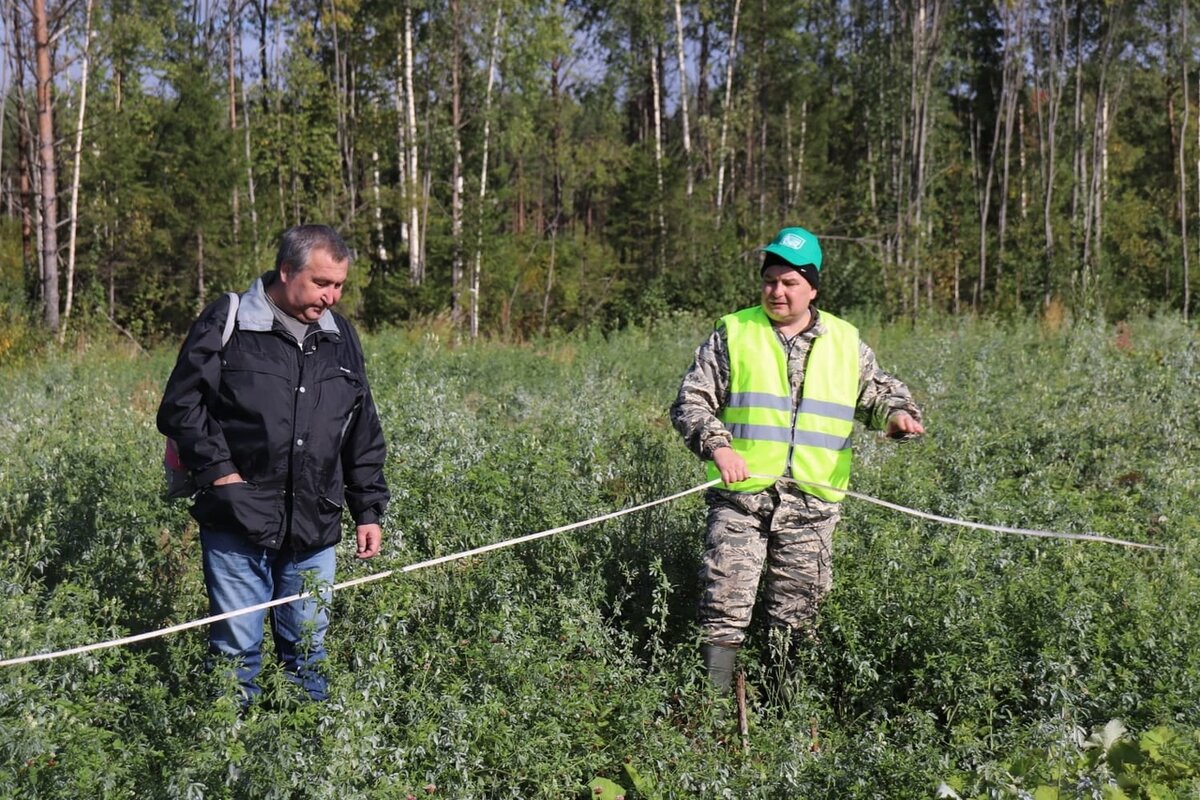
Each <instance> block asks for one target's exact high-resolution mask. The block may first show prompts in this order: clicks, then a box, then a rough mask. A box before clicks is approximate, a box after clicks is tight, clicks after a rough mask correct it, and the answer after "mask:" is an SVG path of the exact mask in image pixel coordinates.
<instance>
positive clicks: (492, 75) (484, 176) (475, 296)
mask: <svg viewBox="0 0 1200 800" xmlns="http://www.w3.org/2000/svg"><path fill="white" fill-rule="evenodd" d="M503 18H504V10H503V8H502V7H497V9H496V24H495V25H494V26H493V27H492V52H491V55H490V56H489V57H488V65H487V89H486V90H485V91H484V96H483V157H482V159H481V162H482V163H481V166H480V168H479V229H478V230H477V231H476V232H475V265H474V267H473V268H472V270H471V338H472V339H474V338H476V337H478V336H479V279H480V276H481V274H482V273H483V227H484V224H485V221H484V200H485V199H486V197H487V181H488V148H489V146H490V144H491V132H492V86H493V85H494V84H495V82H496V63H497V61H498V60H499V58H500V26H501V21H502V20H503Z"/></svg>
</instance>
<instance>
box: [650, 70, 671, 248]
mask: <svg viewBox="0 0 1200 800" xmlns="http://www.w3.org/2000/svg"><path fill="white" fill-rule="evenodd" d="M657 50H658V48H655V49H654V50H653V51H651V53H650V85H651V88H652V90H653V94H654V176H655V179H656V181H657V183H658V268H659V269H660V270H661V269H663V268H664V267H665V266H666V245H667V217H666V210H665V208H664V207H663V195H664V189H663V137H662V91H661V88H660V85H659V80H658V52H657Z"/></svg>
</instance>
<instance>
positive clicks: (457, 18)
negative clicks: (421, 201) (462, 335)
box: [450, 0, 463, 330]
mask: <svg viewBox="0 0 1200 800" xmlns="http://www.w3.org/2000/svg"><path fill="white" fill-rule="evenodd" d="M450 25H451V27H452V30H451V32H450V41H451V44H450V134H451V138H452V144H453V150H454V161H453V164H452V165H451V172H450V239H451V242H452V244H451V247H452V249H453V253H452V254H451V262H450V294H451V305H450V319H451V321H452V322H453V323H454V327H455V329H456V330H457V329H458V327H459V325H461V323H462V318H463V302H462V292H463V255H462V251H463V247H462V212H463V207H462V204H463V199H462V195H463V154H462V131H461V127H462V95H461V92H462V86H461V73H460V67H459V60H460V53H459V48H460V41H461V38H462V19H461V15H460V7H459V0H450Z"/></svg>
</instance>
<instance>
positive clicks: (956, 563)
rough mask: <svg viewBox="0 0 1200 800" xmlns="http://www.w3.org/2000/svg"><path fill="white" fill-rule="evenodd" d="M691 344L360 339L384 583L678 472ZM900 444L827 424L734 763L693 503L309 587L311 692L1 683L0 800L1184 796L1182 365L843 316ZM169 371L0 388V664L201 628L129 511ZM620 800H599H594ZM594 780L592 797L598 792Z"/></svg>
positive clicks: (140, 667)
mask: <svg viewBox="0 0 1200 800" xmlns="http://www.w3.org/2000/svg"><path fill="white" fill-rule="evenodd" d="M704 327H705V325H704V324H703V323H702V322H700V321H698V320H695V319H691V318H688V317H678V316H677V317H670V318H666V319H663V320H661V321H660V323H659V324H657V325H655V326H654V328H653V329H629V330H626V331H624V332H621V333H617V334H612V335H608V336H601V335H598V334H582V333H581V334H579V335H577V336H574V337H570V338H564V339H559V340H555V341H546V342H540V343H536V344H532V345H528V346H521V347H516V346H501V345H495V344H482V343H481V344H479V345H478V346H472V347H469V348H463V349H457V348H455V347H453V346H450V344H449V343H448V342H447V339H446V337H444V336H440V335H437V334H435V333H432V332H431V333H425V334H405V333H402V332H390V333H386V334H379V335H375V336H370V337H367V339H366V341H365V346H366V349H367V355H368V359H369V362H370V367H369V368H370V370H371V372H372V381H373V385H374V387H375V391H376V395H377V400H378V402H379V405H380V410H381V413H382V416H383V420H384V423H385V428H386V432H387V435H388V439H389V443H390V456H389V461H388V477H389V480H390V482H391V484H392V486H393V489H394V496H395V499H394V503H393V507H392V509H391V511H390V512H389V516H388V520H387V526H386V527H387V529H388V531H389V532H390V536H389V538H388V541H387V548H386V550H385V554H384V556H383V557H381V558H380V559H376V560H375V561H373V562H370V563H368V564H360V563H358V562H355V561H354V559H353V558H351V557H350V553H349V552H348V550H345V551H343V552H342V553H341V559H342V560H341V562H340V574H339V578H349V577H353V576H359V575H366V574H371V573H374V572H376V571H379V570H382V569H387V568H390V569H398V568H400V567H402V566H404V565H407V564H411V563H415V562H418V561H421V560H423V559H425V558H428V557H430V556H435V555H443V554H449V553H453V552H457V551H460V550H463V549H466V548H470V547H474V546H479V545H482V544H486V543H491V542H497V541H501V540H504V539H508V538H511V537H515V536H519V535H522V534H525V533H530V532H533V531H539V530H543V529H547V528H550V527H553V526H558V525H562V524H565V523H569V522H574V521H577V520H581V519H585V518H589V517H592V516H596V515H599V514H602V513H605V512H608V511H611V510H614V509H617V508H621V507H625V506H629V505H633V504H637V503H640V502H644V501H648V500H652V499H656V498H659V497H662V496H664V495H667V494H670V493H672V492H675V491H678V490H681V489H685V488H688V487H691V486H694V485H696V484H697V483H699V482H700V481H701V480H702V472H701V470H700V468H699V465H698V464H697V463H696V462H695V460H694V459H693V458H692V456H691V455H690V454H688V453H687V452H686V451H685V449H684V448H683V446H682V444H681V443H680V442H679V441H677V437H676V436H675V434H674V433H673V432H672V431H671V430H670V428H669V426H668V425H667V423H666V421H665V411H666V407H667V405H668V404H669V402H670V400H671V399H672V398H673V395H674V391H675V389H676V385H677V380H678V377H679V375H681V374H682V371H683V370H684V368H685V367H686V366H687V363H688V361H689V358H690V354H691V351H692V348H693V347H694V346H695V345H696V344H697V343H698V341H699V339H700V338H701V337H702V335H703V332H704ZM864 332H865V335H866V337H867V339H868V340H869V341H870V342H872V343H873V344H874V345H875V346H876V349H877V350H878V352H879V354H880V357H881V360H882V361H883V363H884V364H885V365H886V366H888V367H889V368H891V369H893V370H894V371H895V372H896V373H897V374H898V375H900V376H902V377H904V378H905V379H906V380H907V381H908V382H909V384H910V385H911V386H912V387H913V389H914V391H915V393H916V395H917V397H918V400H919V401H920V402H921V403H922V405H923V407H924V408H925V410H926V414H927V424H928V427H929V431H930V432H929V434H928V435H927V436H926V437H925V438H924V440H923V441H920V442H918V443H914V444H909V445H903V446H899V447H897V446H894V445H893V444H891V443H887V442H881V441H879V440H878V439H876V438H875V437H874V435H872V434H866V433H863V434H861V435H860V436H859V438H858V445H857V450H858V458H857V469H856V473H855V479H854V483H853V488H855V489H856V490H858V491H860V492H865V493H867V494H870V495H873V496H877V497H881V498H884V499H887V500H891V501H895V502H898V503H902V504H905V505H909V506H913V507H916V508H919V509H924V510H929V511H934V512H937V513H942V514H947V515H952V516H955V517H959V518H964V519H968V520H975V521H981V522H992V523H1000V524H1009V525H1018V526H1024V527H1036V528H1045V529H1050V530H1059V531H1072V532H1081V531H1092V532H1096V533H1101V534H1106V535H1109V536H1114V537H1119V538H1125V539H1131V540H1136V541H1139V542H1148V543H1153V544H1157V545H1162V546H1164V547H1165V548H1166V549H1165V550H1163V551H1140V550H1128V549H1122V548H1118V547H1114V546H1108V545H1101V544H1096V543H1080V542H1066V541H1057V540H1044V539H1030V538H1022V537H1016V536H1004V535H996V534H989V533H982V532H978V531H969V530H964V529H960V528H954V527H947V526H943V525H939V524H934V523H930V522H924V521H920V520H916V519H913V518H910V517H907V516H903V515H900V514H898V513H896V512H893V511H890V510H887V509H883V508H880V507H877V506H873V505H869V504H866V503H864V502H861V501H854V500H849V501H847V503H846V505H845V508H844V511H845V518H844V521H843V523H842V524H841V526H840V527H839V529H838V533H837V534H836V537H835V548H836V551H835V569H836V573H835V574H836V585H835V589H834V591H833V593H832V595H831V596H830V598H829V600H828V602H827V603H826V604H825V606H824V608H823V611H822V614H821V617H820V628H819V631H820V639H819V641H818V642H816V643H813V644H812V645H811V646H810V647H809V648H807V649H806V650H805V651H803V652H802V653H801V654H800V655H799V661H798V669H797V674H796V677H795V678H794V679H793V680H792V681H791V682H790V683H787V684H786V685H785V688H786V690H787V691H782V692H781V691H779V689H778V676H777V675H774V674H771V673H769V672H768V671H767V670H765V669H764V667H763V666H761V664H762V663H763V662H764V659H763V657H762V656H763V654H764V653H765V649H766V645H767V642H766V641H765V639H764V637H765V632H764V630H762V629H761V628H757V627H756V628H755V629H754V631H753V632H752V636H751V639H750V643H749V646H748V647H747V648H746V649H745V650H744V651H743V653H742V664H743V666H744V668H745V670H746V673H747V678H748V683H749V685H750V695H751V699H750V717H749V723H750V729H749V746H748V749H743V747H742V744H741V741H740V738H739V737H738V735H737V733H736V728H735V725H734V721H733V717H732V714H731V708H730V706H729V704H728V703H725V702H722V701H721V700H720V699H717V698H714V697H713V696H711V694H709V692H708V690H707V688H706V681H705V679H704V677H703V675H702V671H701V667H700V664H699V658H698V654H697V649H696V646H695V644H696V643H695V637H696V628H695V625H694V622H693V614H694V607H695V602H696V599H697V586H696V579H695V573H696V567H697V559H698V555H699V548H700V546H701V527H702V518H703V510H702V503H701V501H700V500H699V499H698V497H697V496H695V495H692V496H690V497H688V498H685V499H683V500H680V501H677V502H675V503H672V504H669V505H664V506H657V507H655V508H653V509H651V510H647V511H642V512H638V513H636V514H632V515H629V516H625V517H621V518H620V519H618V520H613V521H610V522H606V523H603V524H601V525H599V526H596V527H590V528H585V529H582V530H577V531H573V532H570V533H565V534H561V535H558V536H555V537H551V538H547V539H543V540H541V541H538V542H534V543H530V544H526V545H521V546H519V547H515V548H511V549H506V550H501V551H498V552H494V553H491V554H488V555H485V556H479V557H475V558H472V559H469V560H466V561H459V562H455V563H453V564H449V565H444V566H438V567H432V568H429V569H424V570H419V571H415V572H411V573H408V574H404V575H396V576H394V577H392V578H390V579H387V580H384V581H379V582H374V583H370V584H367V585H365V586H361V587H359V588H356V589H351V590H347V591H345V592H340V593H338V594H337V595H335V598H334V601H333V606H334V627H333V629H332V631H331V636H330V641H329V644H330V647H331V658H332V661H331V663H330V670H331V674H332V678H333V692H332V699H331V700H330V701H329V702H328V703H326V704H319V705H318V704H309V703H304V702H300V701H299V700H297V698H296V697H295V696H294V695H292V694H290V693H289V692H288V691H287V687H286V684H283V683H282V682H280V681H279V680H278V678H279V676H278V674H277V673H275V672H268V676H267V677H268V681H270V682H272V683H273V684H274V685H273V686H272V687H271V688H270V689H269V691H268V692H267V696H268V700H267V702H266V703H264V704H263V705H261V706H256V707H254V708H253V709H252V710H251V711H250V712H248V713H247V714H245V715H239V713H238V711H237V709H236V706H235V704H234V703H233V702H232V701H231V699H230V696H229V694H228V692H229V688H230V687H228V686H224V685H221V684H220V682H219V681H218V680H216V679H215V678H212V677H210V676H208V675H207V674H206V673H205V672H204V671H203V669H202V659H203V651H204V635H203V632H202V631H197V630H193V631H189V632H185V633H181V634H176V635H172V636H169V637H166V638H161V639H157V640H154V641H153V642H151V643H147V644H143V645H140V646H134V647H127V648H120V649H110V650H104V651H99V652H96V653H93V654H89V655H86V656H77V657H68V658H63V659H59V660H54V661H49V662H42V663H38V664H33V665H27V666H16V667H5V668H0V797H12V798H18V797H39V798H70V799H71V800H74V798H79V797H113V798H116V797H187V798H199V797H256V798H259V797H277V798H335V797H337V798H341V797H356V796H370V797H381V798H406V797H408V796H433V797H452V798H467V797H477V798H478V797H514V798H516V797H521V798H560V797H570V796H580V797H582V796H586V795H588V794H589V793H590V792H591V790H590V789H589V788H588V787H589V786H593V787H594V788H595V789H598V790H599V794H597V795H595V796H607V797H613V796H616V794H617V793H619V791H624V792H627V793H628V794H627V796H630V797H642V798H653V797H657V798H669V797H739V798H742V797H862V798H866V797H887V798H892V797H932V796H935V795H940V796H944V797H954V796H959V797H972V798H974V797H981V798H982V797H1023V798H1028V797H1036V798H1040V799H1042V800H1046V799H1048V798H1054V797H1061V798H1069V797H1089V798H1090V797H1105V798H1119V797H1130V798H1151V797H1155V798H1167V797H1194V796H1196V793H1197V792H1200V728H1198V726H1197V720H1200V613H1198V612H1200V607H1198V606H1197V597H1200V546H1198V544H1197V537H1196V532H1197V530H1198V528H1200V511H1198V510H1197V506H1196V503H1195V499H1196V495H1197V477H1196V475H1197V472H1196V468H1195V467H1196V463H1195V457H1194V443H1195V441H1196V440H1197V438H1198V437H1200V418H1198V417H1197V415H1196V414H1195V397H1196V395H1197V392H1198V391H1200V378H1198V376H1200V370H1198V369H1197V367H1198V364H1197V359H1198V357H1200V343H1198V342H1197V338H1196V335H1195V332H1194V330H1192V329H1191V328H1189V327H1187V326H1184V325H1182V324H1181V323H1180V322H1179V321H1178V320H1176V319H1171V318H1157V319H1149V318H1138V319H1135V320H1133V321H1131V322H1129V323H1128V324H1125V325H1122V326H1120V327H1116V328H1114V327H1112V326H1108V325H1106V324H1104V323H1101V322H1080V323H1077V324H1075V325H1063V324H1061V322H1059V321H1056V320H1055V319H1053V318H1048V319H1046V320H1043V321H1042V322H1040V323H1032V322H1030V323H1012V324H998V323H984V322H973V323H963V324H955V323H951V322H939V323H937V324H932V323H931V324H919V325H917V326H915V327H912V326H907V325H882V326H881V325H877V324H871V323H869V322H868V323H867V324H865V325H864ZM172 356H173V354H172V353H170V352H167V351H157V352H155V353H153V354H152V355H150V356H145V355H138V354H135V353H133V352H122V347H121V346H115V347H102V346H93V347H87V348H84V349H82V350H79V351H76V352H61V353H59V354H57V355H54V356H53V357H51V358H49V359H47V360H46V361H45V362H44V363H39V364H36V365H26V366H24V367H8V368H5V369H4V372H3V374H2V375H0V452H3V453H5V456H4V460H3V464H2V466H0V618H3V619H4V625H3V626H2V627H0V654H2V655H3V656H4V657H11V656H17V655H22V654H26V653H33V652H39V651H48V650H52V649H58V648H64V647H69V646H74V645H79V644H84V643H88V642H91V641H96V640H101V639H106V638H109V637H113V636H116V635H120V634H123V633H125V632H138V631H142V630H148V629H153V628H157V627H161V626H164V625H166V624H168V623H173V622H179V621H183V620H186V619H192V618H195V617H198V616H201V615H203V613H204V609H205V603H204V599H203V589H202V585H201V577H200V570H199V565H198V560H199V558H198V547H197V542H196V532H195V528H194V525H193V524H192V522H191V520H190V518H189V517H188V515H187V513H186V510H185V508H184V507H183V506H182V505H179V504H175V505H168V504H165V503H164V502H162V501H161V500H160V499H159V497H158V490H159V488H160V486H161V475H160V471H159V458H160V455H161V440H160V438H159V436H158V435H157V434H156V432H155V431H154V429H153V421H152V416H153V411H154V408H155V407H156V404H157V401H158V396H159V392H160V389H161V385H162V383H163V381H164V380H165V376H166V373H167V371H168V369H169V366H170V361H171V358H172ZM616 787H620V789H618V788H616ZM605 793H607V794H605Z"/></svg>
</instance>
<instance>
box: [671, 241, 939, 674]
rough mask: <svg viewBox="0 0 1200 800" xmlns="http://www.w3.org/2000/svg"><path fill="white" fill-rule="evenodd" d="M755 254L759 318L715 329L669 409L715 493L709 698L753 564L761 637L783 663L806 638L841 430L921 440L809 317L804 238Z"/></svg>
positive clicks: (733, 320)
mask: <svg viewBox="0 0 1200 800" xmlns="http://www.w3.org/2000/svg"><path fill="white" fill-rule="evenodd" d="M762 251H763V253H764V257H763V265H762V302H761V304H760V305H757V306H754V307H753V308H747V309H744V310H742V311H738V312H736V313H734V314H729V315H726V316H725V317H722V318H721V320H720V321H719V322H718V323H717V326H716V330H714V331H713V333H712V335H710V336H709V337H708V340H707V341H705V342H704V343H703V344H701V345H700V347H699V348H698V349H697V350H696V359H695V361H694V363H693V364H692V366H691V368H690V369H689V370H688V372H687V374H686V375H685V376H684V378H683V383H682V385H681V386H680V387H679V396H678V397H677V398H676V400H675V402H674V404H673V405H672V406H671V422H672V424H673V425H674V426H675V429H676V430H677V431H679V433H680V435H682V436H683V438H684V441H685V442H686V443H687V446H688V447H689V448H690V449H691V450H692V451H693V452H694V453H696V455H698V456H699V457H700V458H702V459H704V460H705V461H706V462H707V466H708V475H709V478H720V479H721V481H722V484H723V485H721V486H720V487H719V488H713V489H710V490H709V491H708V493H707V495H706V500H707V502H708V533H707V538H706V541H705V552H704V557H703V563H702V566H701V569H700V579H701V584H702V595H701V598H700V610H699V618H700V628H701V634H702V644H701V653H702V655H703V657H704V664H705V667H706V668H707V670H708V675H709V678H710V680H711V681H712V683H713V684H714V686H716V687H717V688H719V689H727V688H728V687H729V685H730V681H731V679H732V675H733V669H734V666H735V663H736V659H737V650H738V647H740V646H741V644H742V641H743V639H744V638H745V634H746V629H747V628H748V627H749V625H750V614H751V611H752V609H753V608H754V601H755V595H756V593H757V590H758V583H759V577H760V575H761V574H762V572H763V566H764V563H765V565H766V572H767V584H766V596H765V606H766V611H767V615H768V622H769V624H770V626H771V627H772V629H778V630H779V633H782V634H784V635H786V637H787V642H788V645H789V649H790V648H791V647H794V646H795V645H796V643H797V642H798V641H800V640H801V639H803V638H804V637H806V636H807V637H811V636H812V635H813V631H812V624H813V617H814V615H815V614H816V612H817V606H818V603H819V602H820V600H821V599H822V598H823V597H824V596H825V595H826V594H827V593H828V592H829V590H830V588H831V586H832V559H831V547H832V535H833V529H834V526H835V525H836V524H837V521H838V518H839V516H840V507H839V502H840V501H841V499H842V498H843V497H844V490H845V489H846V487H847V486H848V484H849V481H850V459H851V450H850V439H851V433H852V430H853V426H854V420H856V419H857V420H858V421H859V422H861V423H863V424H864V425H866V426H867V427H868V428H871V429H873V430H882V431H886V432H887V434H888V435H889V436H892V437H895V438H910V437H913V436H917V435H919V434H921V433H924V430H925V429H924V428H923V427H922V426H921V412H920V410H919V409H918V408H917V407H916V405H915V404H914V403H913V399H912V395H911V394H910V393H909V391H908V388H907V387H906V386H905V385H904V384H903V383H901V382H900V381H899V380H897V379H895V378H893V377H892V376H891V375H889V374H887V373H886V372H884V371H883V370H881V369H880V368H879V365H878V364H877V363H876V360H875V354H874V353H873V352H872V351H871V349H870V348H869V347H867V345H866V344H864V343H863V342H862V340H861V339H860V338H859V335H858V330H857V329H856V328H855V327H854V326H853V325H851V324H850V323H848V322H845V321H843V320H841V319H838V318H837V317H835V316H834V315H832V314H830V313H829V312H827V311H818V310H817V309H816V308H815V307H814V306H813V305H812V302H813V300H814V299H815V298H816V296H817V288H818V286H819V282H820V276H821V262H822V258H821V245H820V243H819V242H818V241H817V237H816V236H814V235H813V234H811V233H809V232H808V231H806V230H805V229H803V228H784V229H783V230H781V231H780V232H779V235H778V236H776V237H775V240H774V241H773V242H771V243H770V244H769V245H767V246H766V247H764V248H763V250H762ZM777 476H778V477H777ZM779 477H782V478H784V479H783V480H780V479H779ZM772 633H773V636H777V635H778V634H776V633H775V632H774V631H773V632H772Z"/></svg>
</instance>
